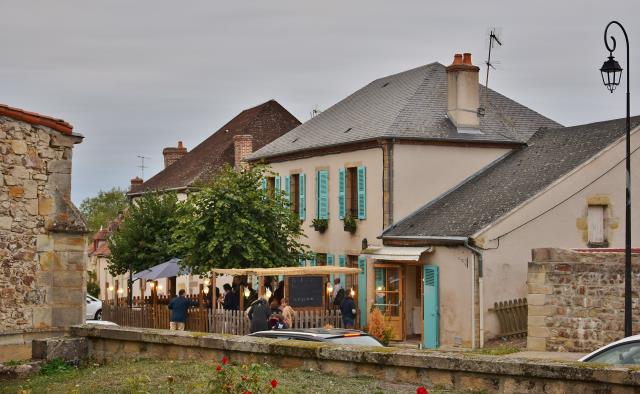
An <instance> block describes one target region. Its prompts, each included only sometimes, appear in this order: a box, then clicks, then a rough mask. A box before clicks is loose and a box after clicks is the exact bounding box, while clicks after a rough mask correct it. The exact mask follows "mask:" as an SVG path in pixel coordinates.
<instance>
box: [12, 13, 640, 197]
mask: <svg viewBox="0 0 640 394" xmlns="http://www.w3.org/2000/svg"><path fill="white" fill-rule="evenodd" d="M0 5H1V7H0V9H1V10H2V23H0V48H2V52H1V53H2V55H1V56H0V87H1V88H0V103H4V104H8V105H11V106H15V107H19V108H23V109H27V110H31V111H36V112H40V113H44V114H47V115H52V116H56V117H61V118H63V119H65V120H67V121H68V122H70V123H72V124H73V125H74V126H75V131H77V132H80V133H83V134H84V135H85V137H86V138H85V141H84V142H83V143H82V144H81V145H78V146H77V147H76V151H75V157H74V163H73V165H74V168H73V171H74V174H73V199H74V201H75V202H76V203H79V202H80V201H81V200H82V199H83V198H85V197H87V196H91V195H94V194H96V193H97V192H98V190H100V189H109V188H111V187H112V186H120V187H127V186H128V184H129V179H130V178H131V177H133V176H135V175H139V169H138V168H137V167H136V166H137V165H138V164H139V160H138V159H137V158H136V155H144V156H149V157H151V159H150V160H149V161H148V163H147V164H148V165H149V168H148V169H147V170H146V171H145V178H148V177H149V175H151V174H155V173H156V172H158V171H159V170H160V169H161V168H162V154H161V150H162V148H163V147H165V146H172V145H175V144H176V142H177V141H178V140H179V139H180V140H183V141H184V142H185V144H186V146H187V148H188V149H191V148H193V147H194V146H195V145H196V144H197V143H199V142H200V141H202V140H203V139H204V138H206V137H207V136H208V135H209V134H210V133H211V132H213V131H215V130H217V129H218V128H219V127H220V126H222V125H223V124H224V123H225V122H227V121H228V120H229V119H230V118H231V117H233V116H235V115H236V114H237V113H238V112H240V111H241V110H242V109H244V108H247V107H252V106H254V105H257V104H259V103H261V102H264V101H266V100H268V99H270V98H275V99H276V100H278V101H279V102H280V103H281V104H282V105H284V106H285V107H286V108H287V109H289V110H290V111H291V112H292V113H293V114H294V115H295V116H297V117H298V118H299V119H300V120H301V121H305V120H307V119H308V118H309V112H310V111H311V109H312V108H313V107H314V106H315V105H318V106H319V107H320V108H321V109H324V108H327V107H329V106H330V105H332V104H334V103H335V102H337V101H338V100H340V99H342V98H344V97H345V96H346V95H348V94H350V93H351V92H353V91H354V90H356V89H358V88H360V87H361V86H363V85H364V84H366V83H368V82H370V81H371V80H373V79H375V78H379V77H382V76H385V75H389V74H393V73H397V72H400V71H403V70H406V69H409V68H413V67H416V66H419V65H422V64H426V63H430V62H433V61H439V62H441V63H443V64H449V63H450V62H451V60H452V58H453V54H454V53H455V52H462V51H469V52H472V53H473V56H474V63H476V64H478V65H481V63H482V62H483V61H484V60H485V58H486V54H487V48H486V45H487V39H486V32H487V30H488V28H489V27H491V26H497V27H500V28H501V31H502V38H503V41H504V46H503V47H502V48H500V49H498V50H497V51H496V52H495V58H494V59H495V60H497V61H499V62H500V64H499V65H498V69H497V70H496V71H493V72H492V75H491V79H490V83H489V86H490V87H492V88H493V89H496V90H497V91H499V92H501V93H503V94H505V95H506V96H509V97H511V98H513V99H515V100H517V101H519V102H521V103H523V104H525V105H527V106H529V107H531V108H533V109H534V110H537V111H538V112H540V113H542V114H544V115H546V116H549V117H551V118H552V119H554V120H556V121H559V122H560V123H563V124H565V125H573V124H579V123H586V122H590V121H595V120H603V119H609V118H617V117H622V116H624V88H621V91H620V92H616V93H617V94H613V95H611V94H609V93H608V92H607V91H606V90H605V88H604V87H603V86H602V82H601V81H600V76H599V72H598V71H597V69H598V68H599V67H600V65H601V64H602V62H603V61H604V59H605V56H606V55H607V52H606V51H605V48H604V44H603V37H602V36H603V29H604V26H605V25H606V23H607V22H608V21H609V20H611V19H618V20H620V21H621V22H622V23H623V24H624V25H625V26H626V28H627V31H628V33H629V35H630V36H631V37H630V40H631V41H632V45H633V44H635V47H632V49H631V50H632V55H631V56H632V59H631V60H632V62H631V65H632V71H634V70H635V73H633V75H632V77H634V76H637V75H640V72H638V70H640V46H639V45H638V43H640V25H639V24H638V22H635V21H634V19H633V18H632V17H633V16H636V18H635V19H637V15H640V2H638V1H632V0H629V1H624V2H623V1H607V2H606V4H604V3H603V2H602V1H599V2H596V1H566V0H561V1H558V0H556V1H535V2H534V1H527V2H525V1H488V0H485V1H455V2H442V1H438V2H430V1H376V0H362V1H345V0H341V1H333V0H323V1H314V2H311V1H300V0H297V1H293V0H291V1H280V0H271V1H266V0H257V1H254V0H243V1H225V2H222V1H212V0H208V1H184V2H182V1H181V2H178V1H159V0H136V1H131V0H129V1H113V0H112V1H102V2H98V1H86V0H78V1H63V0H56V1H28V0H21V1H7V0H0ZM605 10H606V11H607V12H604V11H605ZM614 34H616V35H617V36H618V38H620V39H622V36H621V34H619V32H618V31H617V30H616V31H615V33H614ZM634 48H637V49H639V50H635V51H634ZM617 58H618V60H619V61H620V63H621V64H622V65H623V67H625V63H624V62H623V61H625V56H624V52H623V48H622V49H619V50H618V51H617ZM483 71H484V69H483ZM634 91H635V92H636V93H635V96H632V100H634V97H636V98H635V103H638V102H639V101H640V78H638V77H635V78H632V93H633V92H634ZM635 103H634V102H633V101H632V113H636V114H637V108H638V105H636V104H635Z"/></svg>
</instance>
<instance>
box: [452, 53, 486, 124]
mask: <svg viewBox="0 0 640 394" xmlns="http://www.w3.org/2000/svg"><path fill="white" fill-rule="evenodd" d="M479 71H480V68H479V67H478V66H474V65H473V64H472V63H471V54H470V53H465V54H464V55H462V54H460V53H456V54H455V56H454V57H453V63H451V65H449V66H448V67H447V77H448V78H447V79H448V88H447V91H448V101H447V116H448V117H449V119H450V120H451V121H452V122H453V124H454V125H455V126H456V128H457V129H458V131H459V132H474V131H475V132H479V130H478V129H479V127H480V118H479V117H478V108H479V107H480V81H479Z"/></svg>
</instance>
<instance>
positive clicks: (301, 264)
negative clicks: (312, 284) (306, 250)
mask: <svg viewBox="0 0 640 394" xmlns="http://www.w3.org/2000/svg"><path fill="white" fill-rule="evenodd" d="M298 265H300V267H304V266H305V265H307V261H306V260H305V259H303V258H300V259H299V260H298Z"/></svg>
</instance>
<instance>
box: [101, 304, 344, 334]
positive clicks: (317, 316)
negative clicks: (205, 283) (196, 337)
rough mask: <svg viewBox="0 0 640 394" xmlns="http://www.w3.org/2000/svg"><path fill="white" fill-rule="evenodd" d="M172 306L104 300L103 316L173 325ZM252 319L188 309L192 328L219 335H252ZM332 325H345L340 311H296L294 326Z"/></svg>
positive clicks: (219, 311)
mask: <svg viewBox="0 0 640 394" xmlns="http://www.w3.org/2000/svg"><path fill="white" fill-rule="evenodd" d="M170 313H171V311H169V309H168V308H167V306H166V305H149V304H145V303H142V304H138V305H134V306H133V308H129V306H128V305H126V304H125V305H123V304H121V303H112V302H104V303H103V305H102V318H103V319H104V320H107V321H112V322H114V323H116V324H118V325H121V326H128V327H141V328H161V329H168V328H169V319H170ZM250 325H251V323H250V321H249V318H248V317H247V314H246V312H244V311H230V310H223V309H215V310H212V309H207V308H201V307H194V308H189V310H188V312H187V324H186V326H185V329H186V330H188V331H200V332H211V333H218V334H233V335H246V334H249V328H250ZM326 326H331V327H334V328H342V327H343V325H342V318H341V315H340V311H338V310H313V311H308V310H303V311H296V312H294V319H293V327H291V328H318V327H326Z"/></svg>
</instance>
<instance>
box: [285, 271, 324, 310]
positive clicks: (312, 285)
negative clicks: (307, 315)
mask: <svg viewBox="0 0 640 394" xmlns="http://www.w3.org/2000/svg"><path fill="white" fill-rule="evenodd" d="M324 281H325V277H324V276H290V277H289V287H288V288H287V294H288V296H289V305H291V306H292V307H294V308H295V307H298V308H320V307H322V306H323V305H324V298H323V296H324Z"/></svg>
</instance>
